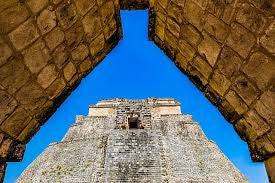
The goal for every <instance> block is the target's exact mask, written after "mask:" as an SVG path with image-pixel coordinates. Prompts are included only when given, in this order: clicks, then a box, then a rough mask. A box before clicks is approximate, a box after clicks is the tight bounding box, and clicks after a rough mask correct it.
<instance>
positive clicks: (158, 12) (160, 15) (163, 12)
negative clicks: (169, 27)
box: [155, 4, 168, 22]
mask: <svg viewBox="0 0 275 183" xmlns="http://www.w3.org/2000/svg"><path fill="white" fill-rule="evenodd" d="M155 8H156V12H155V13H156V19H158V18H160V19H161V20H162V21H164V22H166V18H167V17H168V15H167V12H166V10H165V9H163V8H162V7H161V5H160V4H157V5H156V7H155Z"/></svg>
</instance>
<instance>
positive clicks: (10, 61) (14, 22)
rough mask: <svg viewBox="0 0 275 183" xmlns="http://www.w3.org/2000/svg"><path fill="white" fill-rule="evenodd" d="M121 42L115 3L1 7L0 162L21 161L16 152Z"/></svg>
mask: <svg viewBox="0 0 275 183" xmlns="http://www.w3.org/2000/svg"><path fill="white" fill-rule="evenodd" d="M121 36H122V31H121V21H120V14H119V2H118V1H116V0H107V1H96V0H91V1H90V0H89V1H86V0H73V1H67V0H26V1H18V0H12V1H1V2H0V73H1V74H0V136H3V137H4V138H0V162H7V161H19V160H21V159H22V157H23V153H21V154H20V153H17V152H15V149H22V146H24V145H25V144H26V143H27V142H28V141H29V139H30V138H31V137H32V136H33V135H34V134H35V132H36V131H37V130H39V127H40V126H41V125H42V124H43V123H44V122H45V121H46V120H47V119H48V118H49V117H50V115H51V114H52V113H53V112H54V111H55V110H56V109H57V107H58V106H59V105H60V104H61V103H62V102H63V101H64V100H65V98H66V97H67V96H68V95H69V94H70V93H71V92H72V91H73V89H74V88H76V87H77V86H78V84H79V83H80V81H81V79H82V78H83V77H84V76H86V75H87V74H88V73H89V72H90V71H91V70H92V69H93V68H94V67H95V66H96V65H97V64H98V63H99V62H100V61H101V60H102V59H103V58H104V57H105V56H106V55H107V54H108V53H109V51H110V50H111V49H112V48H113V47H114V46H115V45H116V44H117V43H118V41H119V40H120V39H121ZM22 152H23V151H22ZM12 153H14V155H12ZM2 172H3V171H1V172H0V174H1V173H2Z"/></svg>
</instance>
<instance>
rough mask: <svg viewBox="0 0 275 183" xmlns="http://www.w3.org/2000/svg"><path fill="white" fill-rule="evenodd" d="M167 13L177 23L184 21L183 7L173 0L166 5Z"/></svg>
mask: <svg viewBox="0 0 275 183" xmlns="http://www.w3.org/2000/svg"><path fill="white" fill-rule="evenodd" d="M167 12H168V15H169V16H170V17H172V18H174V19H175V20H176V21H177V22H178V23H179V24H182V23H183V21H184V17H183V8H182V7H180V6H178V5H176V4H175V3H174V2H173V1H170V2H169V4H168V7H167Z"/></svg>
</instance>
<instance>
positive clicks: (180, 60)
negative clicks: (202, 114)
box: [176, 52, 189, 70]
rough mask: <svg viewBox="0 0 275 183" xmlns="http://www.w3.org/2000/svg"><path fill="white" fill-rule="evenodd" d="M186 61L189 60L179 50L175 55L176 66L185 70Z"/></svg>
mask: <svg viewBox="0 0 275 183" xmlns="http://www.w3.org/2000/svg"><path fill="white" fill-rule="evenodd" d="M188 62H189V60H188V59H187V58H186V57H185V56H184V55H182V54H181V53H180V52H178V53H177V55H176V63H177V64H178V66H179V67H180V68H181V69H184V70H186V69H187V65H188Z"/></svg>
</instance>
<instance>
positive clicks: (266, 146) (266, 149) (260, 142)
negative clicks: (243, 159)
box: [251, 135, 275, 160]
mask: <svg viewBox="0 0 275 183" xmlns="http://www.w3.org/2000/svg"><path fill="white" fill-rule="evenodd" d="M251 149H252V151H255V152H256V153H257V154H256V158H257V156H259V157H270V156H271V155H272V154H274V152H275V147H274V146H273V145H272V143H271V142H270V140H269V139H268V138H267V136H266V135H264V136H262V137H261V138H259V139H257V140H256V141H255V143H252V146H251ZM256 149H257V150H256ZM256 158H255V159H256ZM259 159H260V160H262V159H261V158H259Z"/></svg>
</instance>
